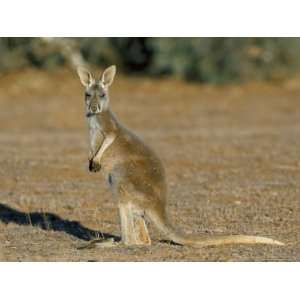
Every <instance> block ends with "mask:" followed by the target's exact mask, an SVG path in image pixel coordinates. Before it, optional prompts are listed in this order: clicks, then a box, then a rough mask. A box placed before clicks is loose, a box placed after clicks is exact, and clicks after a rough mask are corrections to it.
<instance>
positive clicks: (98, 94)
mask: <svg viewBox="0 0 300 300" xmlns="http://www.w3.org/2000/svg"><path fill="white" fill-rule="evenodd" d="M77 73H78V75H79V78H80V81H81V83H82V84H83V86H84V87H85V105H86V111H87V113H88V114H99V113H101V112H104V111H106V110H107V109H108V104H109V96H108V87H109V86H110V85H111V84H112V82H113V80H114V77H115V74H116V66H110V67H109V68H107V69H105V70H104V72H103V74H102V76H101V78H100V79H96V78H95V77H94V75H93V74H92V73H91V72H90V71H89V70H87V69H86V68H83V67H78V68H77Z"/></svg>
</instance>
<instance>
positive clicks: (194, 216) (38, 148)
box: [0, 70, 300, 261]
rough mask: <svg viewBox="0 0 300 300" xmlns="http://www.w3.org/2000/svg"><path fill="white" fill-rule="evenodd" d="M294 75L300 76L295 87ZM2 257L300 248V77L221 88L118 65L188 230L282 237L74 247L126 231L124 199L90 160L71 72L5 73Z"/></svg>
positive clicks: (131, 122)
mask: <svg viewBox="0 0 300 300" xmlns="http://www.w3.org/2000/svg"><path fill="white" fill-rule="evenodd" d="M298 86H299V88H298ZM0 87H1V88H0V120H1V133H0V145H1V148H0V149H1V159H0V176H1V180H0V259H1V260H6V261H19V260H20V261H141V260H143V261H174V260H180V261H187V260H188V261H265V260H268V261H269V260H274V261H282V260H289V261H295V260H300V242H299V240H300V223H299V222H300V205H299V194H300V192H299V191H300V189H299V181H300V163H299V146H300V139H299V130H300V125H299V119H300V102H299V97H300V85H298V84H295V82H294V81H293V82H290V83H288V84H285V85H282V84H281V85H278V84H277V85H262V84H248V85H244V86H230V87H222V88H216V87H212V86H201V85H188V84H185V83H182V82H178V81H174V80H164V81H158V80H149V79H137V78H123V77H122V76H119V77H117V80H116V82H115V84H114V86H113V88H112V106H113V109H114V111H115V112H116V114H117V116H118V117H119V119H120V120H122V121H123V122H124V123H125V124H126V125H127V126H128V127H130V128H132V129H134V130H135V132H137V133H138V134H140V135H141V136H143V137H144V139H145V140H146V141H147V142H148V143H149V144H151V145H152V147H153V148H154V149H155V150H156V151H157V152H158V153H159V154H160V156H161V158H162V160H163V162H164V164H165V166H166V170H167V175H168V183H169V209H170V214H171V219H172V221H173V223H174V224H176V226H178V227H180V228H182V230H184V231H186V232H187V233H195V234H197V235H203V236H210V235H213V234H228V233H247V234H259V235H265V236H269V237H272V238H276V239H279V240H282V241H284V242H286V243H287V246H286V247H272V246H264V245H259V246H224V247H215V248H213V247H210V248H204V249H193V248H189V247H180V246H175V245H171V244H169V243H161V242H159V240H160V239H162V238H164V237H162V236H160V235H159V233H158V232H157V231H156V230H155V229H154V228H153V226H150V234H151V236H152V237H153V245H152V246H151V247H149V248H146V247H136V248H131V247H123V246H118V247H113V248H95V249H85V250H78V249H77V247H78V246H79V245H81V244H82V243H84V242H85V241H88V240H91V239H94V238H102V237H104V238H110V237H114V236H115V237H119V235H120V230H119V219H118V211H117V205H116V203H115V202H114V201H113V199H112V197H111V195H110V192H109V190H108V188H107V186H106V183H105V182H104V180H103V178H102V177H101V174H91V173H89V172H88V171H87V154H88V147H87V130H86V124H85V120H84V116H83V103H82V90H81V86H80V83H79V81H78V79H77V77H76V74H72V73H71V72H69V71H67V70H62V71H57V72H53V73H44V72H42V71H33V70H27V71H22V72H20V73H19V74H10V75H7V76H5V77H2V78H0Z"/></svg>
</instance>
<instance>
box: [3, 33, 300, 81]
mask: <svg viewBox="0 0 300 300" xmlns="http://www.w3.org/2000/svg"><path fill="white" fill-rule="evenodd" d="M70 39H72V42H73V43H74V45H75V47H77V48H78V49H79V50H80V51H81V53H82V55H83V56H84V58H85V59H86V60H87V61H88V62H89V63H91V64H95V65H103V66H105V65H109V64H112V63H115V64H117V65H118V66H119V67H120V68H121V69H123V71H124V72H126V73H139V74H145V75H155V76H160V75H172V76H176V77H179V78H182V79H186V80H196V81H202V82H212V83H224V82H228V81H244V80H253V79H255V80H265V79H278V78H279V79H280V78H284V77H287V76H289V75H290V74H292V73H293V72H296V71H298V70H299V67H300V39H299V38H70ZM65 61H66V60H65V58H64V57H63V55H62V54H61V53H60V51H59V50H57V49H54V48H52V49H51V47H50V48H49V46H47V45H46V44H45V43H43V42H42V41H41V39H37V38H0V71H2V72H4V71H9V70H13V69H16V68H21V67H26V66H35V67H39V68H52V67H56V66H59V65H63V64H64V63H65Z"/></svg>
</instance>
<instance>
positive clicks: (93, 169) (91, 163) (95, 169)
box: [89, 159, 101, 172]
mask: <svg viewBox="0 0 300 300" xmlns="http://www.w3.org/2000/svg"><path fill="white" fill-rule="evenodd" d="M100 170H101V165H100V164H99V163H97V162H95V161H94V160H93V159H90V160H89V171H90V172H99V171H100Z"/></svg>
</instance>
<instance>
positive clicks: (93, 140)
mask: <svg viewBox="0 0 300 300" xmlns="http://www.w3.org/2000/svg"><path fill="white" fill-rule="evenodd" d="M87 122H88V128H89V135H90V147H91V152H92V153H93V154H95V153H96V152H97V150H98V149H99V147H100V146H101V143H102V141H103V135H102V126H101V124H100V123H99V121H98V120H97V117H96V116H95V115H93V116H89V117H87Z"/></svg>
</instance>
